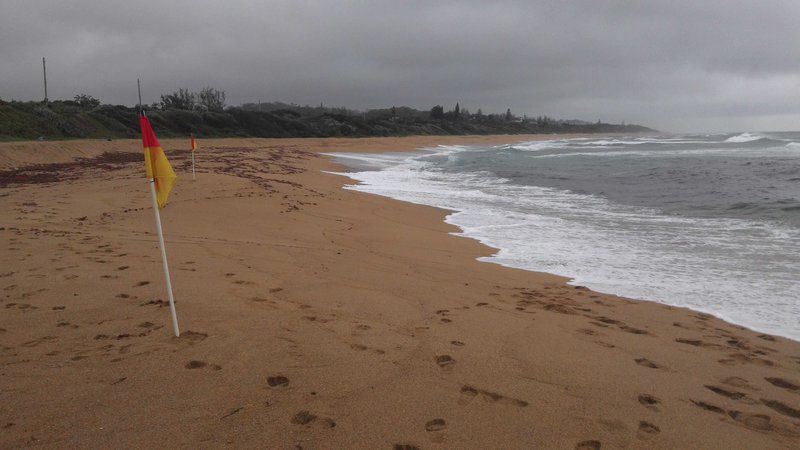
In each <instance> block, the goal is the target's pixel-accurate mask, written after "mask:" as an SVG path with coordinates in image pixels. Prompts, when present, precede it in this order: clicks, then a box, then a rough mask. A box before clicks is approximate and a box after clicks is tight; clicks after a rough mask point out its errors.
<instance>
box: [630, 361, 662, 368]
mask: <svg viewBox="0 0 800 450" xmlns="http://www.w3.org/2000/svg"><path fill="white" fill-rule="evenodd" d="M635 361H636V364H638V365H640V366H643V367H649V368H650V369H659V368H661V366H659V365H658V364H656V363H654V362H653V361H650V360H649V359H647V358H636V359H635Z"/></svg>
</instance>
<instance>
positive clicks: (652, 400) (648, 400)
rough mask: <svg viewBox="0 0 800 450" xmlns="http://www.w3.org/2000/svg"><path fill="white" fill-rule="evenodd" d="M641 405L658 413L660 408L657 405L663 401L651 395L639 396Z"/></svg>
mask: <svg viewBox="0 0 800 450" xmlns="http://www.w3.org/2000/svg"><path fill="white" fill-rule="evenodd" d="M639 403H641V404H642V405H644V406H646V407H647V408H650V409H652V410H654V411H658V407H657V406H656V405H658V404H659V403H661V400H659V399H658V398H656V397H654V396H652V395H650V394H639Z"/></svg>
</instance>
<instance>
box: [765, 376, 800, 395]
mask: <svg viewBox="0 0 800 450" xmlns="http://www.w3.org/2000/svg"><path fill="white" fill-rule="evenodd" d="M764 379H765V380H767V381H768V382H769V383H770V384H771V385H773V386H777V387H779V388H783V389H787V390H789V391H792V392H800V386H798V385H797V384H795V383H792V382H791V381H788V380H784V379H783V378H777V377H767V378H764Z"/></svg>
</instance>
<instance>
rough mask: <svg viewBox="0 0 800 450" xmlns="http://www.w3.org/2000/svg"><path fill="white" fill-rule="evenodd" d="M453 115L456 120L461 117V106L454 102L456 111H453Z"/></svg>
mask: <svg viewBox="0 0 800 450" xmlns="http://www.w3.org/2000/svg"><path fill="white" fill-rule="evenodd" d="M453 115H454V116H455V117H456V119H458V116H460V115H461V106H459V104H458V102H456V109H455V110H453Z"/></svg>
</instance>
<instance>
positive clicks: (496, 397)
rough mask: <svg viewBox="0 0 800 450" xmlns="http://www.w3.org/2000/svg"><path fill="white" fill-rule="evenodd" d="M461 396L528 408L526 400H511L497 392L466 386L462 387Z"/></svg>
mask: <svg viewBox="0 0 800 450" xmlns="http://www.w3.org/2000/svg"><path fill="white" fill-rule="evenodd" d="M461 394H463V395H465V396H467V397H477V396H478V395H481V396H482V397H483V398H485V399H487V400H490V401H492V402H498V403H504V404H509V405H513V406H517V407H520V408H524V407H526V406H528V402H526V401H525V400H520V399H518V398H511V397H506V396H504V395H501V394H498V393H496V392H491V391H487V390H484V389H479V388H475V387H472V386H469V385H464V386H462V387H461Z"/></svg>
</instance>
